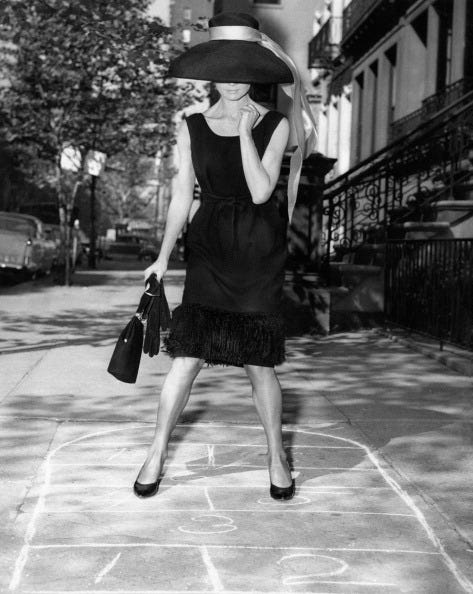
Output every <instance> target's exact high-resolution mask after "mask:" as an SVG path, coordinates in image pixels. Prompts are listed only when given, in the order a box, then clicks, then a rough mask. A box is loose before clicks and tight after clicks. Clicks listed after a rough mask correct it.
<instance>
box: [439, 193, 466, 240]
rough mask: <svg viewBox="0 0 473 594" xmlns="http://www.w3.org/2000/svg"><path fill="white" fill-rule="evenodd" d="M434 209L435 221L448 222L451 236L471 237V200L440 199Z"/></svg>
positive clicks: (458, 237)
mask: <svg viewBox="0 0 473 594" xmlns="http://www.w3.org/2000/svg"><path fill="white" fill-rule="evenodd" d="M435 210H436V212H437V221H438V222H443V223H448V224H449V226H450V229H451V232H452V236H453V237H455V238H457V239H462V238H471V237H473V200H441V201H439V202H436V203H435Z"/></svg>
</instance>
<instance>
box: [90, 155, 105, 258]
mask: <svg viewBox="0 0 473 594" xmlns="http://www.w3.org/2000/svg"><path fill="white" fill-rule="evenodd" d="M106 158H107V155H106V154H105V153H101V152H100V151H89V152H88V153H87V156H86V158H85V171H86V173H88V174H89V175H90V232H89V258H88V265H89V268H91V269H95V268H97V261H96V258H95V250H96V246H97V228H96V216H95V215H96V198H95V191H96V187H97V178H98V177H99V175H100V174H101V172H102V170H103V167H104V165H105V160H106Z"/></svg>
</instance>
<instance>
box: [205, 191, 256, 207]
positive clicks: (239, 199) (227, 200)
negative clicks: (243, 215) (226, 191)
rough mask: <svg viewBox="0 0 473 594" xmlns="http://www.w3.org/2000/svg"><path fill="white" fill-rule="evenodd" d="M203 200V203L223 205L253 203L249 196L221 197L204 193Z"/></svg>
mask: <svg viewBox="0 0 473 594" xmlns="http://www.w3.org/2000/svg"><path fill="white" fill-rule="evenodd" d="M201 199H202V201H203V202H221V203H222V204H241V203H245V202H251V196H250V195H249V194H243V195H241V196H220V195H218V194H211V193H210V192H202V195H201Z"/></svg>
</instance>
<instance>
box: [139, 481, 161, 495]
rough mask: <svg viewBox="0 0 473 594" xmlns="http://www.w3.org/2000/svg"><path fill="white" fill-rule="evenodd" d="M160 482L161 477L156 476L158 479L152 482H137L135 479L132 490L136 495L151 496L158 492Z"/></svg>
mask: <svg viewBox="0 0 473 594" xmlns="http://www.w3.org/2000/svg"><path fill="white" fill-rule="evenodd" d="M160 482H161V477H158V480H157V481H155V482H154V483H139V482H138V481H135V484H134V485H133V492H134V494H135V495H136V496H137V497H152V496H153V495H156V493H157V492H158V489H159V483H160Z"/></svg>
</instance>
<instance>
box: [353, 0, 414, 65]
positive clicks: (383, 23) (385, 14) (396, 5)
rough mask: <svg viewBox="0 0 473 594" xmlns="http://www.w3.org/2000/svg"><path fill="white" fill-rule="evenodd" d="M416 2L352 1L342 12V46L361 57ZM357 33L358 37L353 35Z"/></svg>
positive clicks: (408, 0) (387, 0) (389, 0)
mask: <svg viewBox="0 0 473 594" xmlns="http://www.w3.org/2000/svg"><path fill="white" fill-rule="evenodd" d="M415 1H416V0H352V1H351V2H350V4H348V6H347V7H346V8H345V9H344V11H343V32H342V45H343V46H344V49H349V53H351V51H352V50H355V53H359V54H360V55H362V54H363V53H364V52H365V51H366V48H367V47H369V46H371V45H373V44H374V43H375V42H376V41H377V40H378V39H380V38H381V37H382V36H383V35H384V34H385V33H387V32H388V31H389V30H390V29H392V28H393V27H394V26H395V25H396V24H397V22H398V20H399V18H400V17H401V16H402V15H403V14H404V12H405V10H406V9H407V8H408V7H409V6H410V5H411V4H414V2H415ZM355 33H359V34H358V35H354V34H355ZM349 46H350V48H349Z"/></svg>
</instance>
